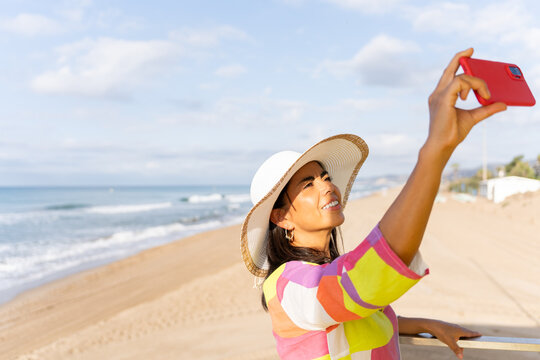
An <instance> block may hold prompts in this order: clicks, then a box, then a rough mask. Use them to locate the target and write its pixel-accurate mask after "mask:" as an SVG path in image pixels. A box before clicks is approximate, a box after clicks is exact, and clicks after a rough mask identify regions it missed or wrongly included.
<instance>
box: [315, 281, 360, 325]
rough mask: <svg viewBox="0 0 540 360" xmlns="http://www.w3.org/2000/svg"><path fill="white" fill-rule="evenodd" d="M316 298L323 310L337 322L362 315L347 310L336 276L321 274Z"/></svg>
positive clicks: (354, 318)
mask: <svg viewBox="0 0 540 360" xmlns="http://www.w3.org/2000/svg"><path fill="white" fill-rule="evenodd" d="M317 299H318V300H319V302H320V303H321V305H322V306H323V307H324V310H326V312H327V313H328V315H330V317H331V318H332V319H334V320H335V321H337V322H345V321H350V320H356V319H361V318H362V317H361V316H359V315H357V314H355V313H353V312H351V311H349V310H347V308H346V307H345V302H344V300H343V290H342V289H341V286H339V284H338V282H337V276H323V277H322V279H321V282H320V283H319V291H318V293H317Z"/></svg>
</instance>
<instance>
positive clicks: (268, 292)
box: [263, 264, 286, 304]
mask: <svg viewBox="0 0 540 360" xmlns="http://www.w3.org/2000/svg"><path fill="white" fill-rule="evenodd" d="M285 265H286V264H283V265H281V266H280V267H278V268H277V269H276V270H275V271H274V272H273V273H272V274H271V275H270V276H269V277H268V278H267V279H266V280H265V281H264V283H263V292H264V298H265V299H266V303H267V304H268V302H269V301H270V300H272V298H273V297H274V296H276V294H277V281H278V279H279V277H280V276H281V274H283V271H285Z"/></svg>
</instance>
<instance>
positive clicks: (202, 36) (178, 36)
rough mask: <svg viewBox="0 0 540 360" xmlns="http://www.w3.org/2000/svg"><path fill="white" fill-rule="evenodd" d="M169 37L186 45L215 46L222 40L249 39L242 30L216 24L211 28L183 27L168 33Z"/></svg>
mask: <svg viewBox="0 0 540 360" xmlns="http://www.w3.org/2000/svg"><path fill="white" fill-rule="evenodd" d="M170 38H171V39H173V40H176V41H178V42H181V43H183V44H186V45H191V46H199V47H208V46H216V45H218V44H219V43H220V42H221V41H223V40H251V38H250V37H249V36H248V35H247V34H246V33H245V32H243V31H242V30H239V29H237V28H235V27H232V26H228V25H225V26H218V27H214V28H211V29H191V28H183V29H180V30H175V31H172V32H171V33H170Z"/></svg>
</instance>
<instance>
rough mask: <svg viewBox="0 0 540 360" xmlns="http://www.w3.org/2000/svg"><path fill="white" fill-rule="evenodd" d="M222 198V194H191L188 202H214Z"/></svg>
mask: <svg viewBox="0 0 540 360" xmlns="http://www.w3.org/2000/svg"><path fill="white" fill-rule="evenodd" d="M222 199H223V195H221V194H217V193H216V194H210V195H191V196H190V197H189V198H188V202H190V203H204V202H215V201H221V200H222Z"/></svg>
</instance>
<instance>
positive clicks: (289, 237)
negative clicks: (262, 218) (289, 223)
mask: <svg viewBox="0 0 540 360" xmlns="http://www.w3.org/2000/svg"><path fill="white" fill-rule="evenodd" d="M285 239H287V240H289V244H292V242H293V241H294V229H293V230H291V234H290V235H289V230H288V229H285Z"/></svg>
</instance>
